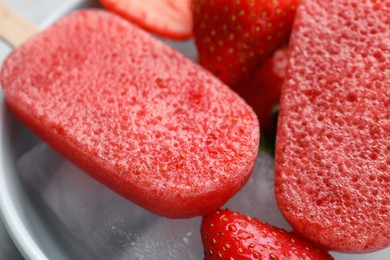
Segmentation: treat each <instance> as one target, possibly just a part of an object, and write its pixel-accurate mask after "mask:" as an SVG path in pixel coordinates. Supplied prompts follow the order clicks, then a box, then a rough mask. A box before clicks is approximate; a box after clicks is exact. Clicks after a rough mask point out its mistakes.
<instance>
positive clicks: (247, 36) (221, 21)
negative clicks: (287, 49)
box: [192, 0, 299, 86]
mask: <svg viewBox="0 0 390 260" xmlns="http://www.w3.org/2000/svg"><path fill="white" fill-rule="evenodd" d="M298 2H299V0H193V5H192V10H193V19H194V36H195V42H196V45H197V48H198V53H199V62H200V64H201V65H202V66H204V67H205V68H207V69H208V70H210V71H211V72H212V73H214V74H215V75H216V76H218V77H219V78H220V79H221V80H222V81H223V82H225V83H227V84H228V85H229V86H230V85H232V84H233V83H235V82H236V81H237V80H239V79H241V78H244V77H245V76H247V75H248V74H249V73H250V72H252V71H253V70H255V69H256V68H257V67H258V66H259V65H260V64H261V63H263V62H264V61H266V60H267V58H269V57H270V56H272V54H273V53H274V52H275V50H276V49H277V48H279V47H281V46H283V45H285V44H286V43H287V42H288V39H289V35H290V31H291V28H292V24H293V21H294V16H295V10H296V7H297V5H298Z"/></svg>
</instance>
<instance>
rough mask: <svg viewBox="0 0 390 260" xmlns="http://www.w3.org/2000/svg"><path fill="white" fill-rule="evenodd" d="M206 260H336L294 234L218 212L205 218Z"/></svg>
mask: <svg viewBox="0 0 390 260" xmlns="http://www.w3.org/2000/svg"><path fill="white" fill-rule="evenodd" d="M201 234H202V241H203V245H204V250H205V259H206V260H209V259H220V260H221V259H228V260H241V259H270V260H276V259H316V260H324V259H333V257H332V256H330V255H329V254H328V253H327V252H325V251H321V250H319V249H317V248H316V247H314V246H313V245H312V244H311V243H309V242H306V241H303V240H301V239H299V238H298V237H297V236H295V235H294V234H292V233H287V232H286V231H284V230H281V229H278V228H275V227H272V226H270V225H268V224H265V223H262V222H260V221H259V220H257V219H252V218H250V217H248V216H245V215H242V214H240V213H235V212H232V211H229V210H218V211H215V212H214V213H212V214H211V215H209V216H206V217H204V218H203V221H202V226H201Z"/></svg>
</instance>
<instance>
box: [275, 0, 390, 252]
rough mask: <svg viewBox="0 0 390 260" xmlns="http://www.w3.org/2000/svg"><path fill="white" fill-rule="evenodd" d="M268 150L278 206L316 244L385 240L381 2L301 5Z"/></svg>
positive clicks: (389, 202) (384, 13)
mask: <svg viewBox="0 0 390 260" xmlns="http://www.w3.org/2000/svg"><path fill="white" fill-rule="evenodd" d="M298 9H299V10H298V11H297V17H296V20H295V24H294V29H293V33H292V35H291V42H290V49H289V51H290V59H289V68H288V70H287V78H286V81H285V82H286V83H285V85H284V86H283V88H282V97H281V104H280V114H279V125H278V135H277V147H276V165H275V167H276V176H275V185H276V187H275V189H276V196H277V201H278V204H279V207H280V209H281V211H282V213H283V214H284V215H285V217H286V218H287V220H288V221H289V222H290V223H291V224H292V226H293V227H294V228H295V229H296V230H297V232H299V233H301V234H303V235H305V236H306V237H308V238H310V239H312V240H314V241H315V242H316V243H318V244H319V245H320V246H323V247H326V248H329V249H333V250H339V251H345V252H368V251H373V250H378V249H381V248H384V247H386V246H389V245H390V175H389V173H390V171H389V165H390V157H389V155H390V108H389V105H390V99H389V98H390V65H389V64H390V41H389V39H390V20H389V14H390V1H389V0H385V1H369V0H364V1H361V0H355V1H353V0H333V1H302V4H301V6H300V7H299V8H298Z"/></svg>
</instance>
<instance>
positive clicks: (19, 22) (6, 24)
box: [0, 1, 38, 47]
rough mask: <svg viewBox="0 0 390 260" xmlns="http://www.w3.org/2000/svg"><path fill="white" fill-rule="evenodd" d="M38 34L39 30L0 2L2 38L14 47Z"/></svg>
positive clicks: (0, 30) (0, 32)
mask: <svg viewBox="0 0 390 260" xmlns="http://www.w3.org/2000/svg"><path fill="white" fill-rule="evenodd" d="M37 32H38V28H37V27H36V26H35V25H34V24H32V23H31V22H29V21H27V20H26V19H25V18H23V17H22V16H20V15H19V14H17V13H16V12H15V11H13V10H12V9H11V8H10V7H8V6H7V5H5V4H4V3H3V2H2V1H0V38H2V39H3V40H4V41H6V42H7V43H8V44H9V45H11V46H12V47H17V46H19V45H20V44H21V43H22V42H24V41H26V40H27V39H28V38H30V37H31V36H33V35H34V34H36V33H37Z"/></svg>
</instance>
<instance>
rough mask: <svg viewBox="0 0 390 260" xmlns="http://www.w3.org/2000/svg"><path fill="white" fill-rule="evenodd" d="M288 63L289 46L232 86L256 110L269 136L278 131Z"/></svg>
mask: <svg viewBox="0 0 390 260" xmlns="http://www.w3.org/2000/svg"><path fill="white" fill-rule="evenodd" d="M287 64H288V51H287V47H283V48H280V49H278V50H277V51H276V52H275V53H274V55H273V56H272V57H271V58H269V59H268V60H267V61H266V62H265V63H264V64H263V65H261V66H260V67H259V68H258V69H256V70H255V71H254V72H253V73H252V74H251V75H249V76H248V77H246V78H244V79H242V80H240V81H238V82H237V83H236V84H234V85H233V86H232V89H233V90H234V91H235V92H237V93H238V94H239V95H240V96H241V97H242V98H243V99H245V101H246V102H247V103H248V104H249V105H250V106H251V107H252V108H253V110H254V111H255V112H256V114H257V117H258V118H259V121H260V126H261V131H262V133H265V134H266V135H268V136H273V135H274V134H275V132H276V123H277V120H276V119H277V118H276V113H275V109H276V108H277V107H278V104H279V99H280V94H281V88H282V85H283V82H284V77H285V75H286V70H287Z"/></svg>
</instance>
